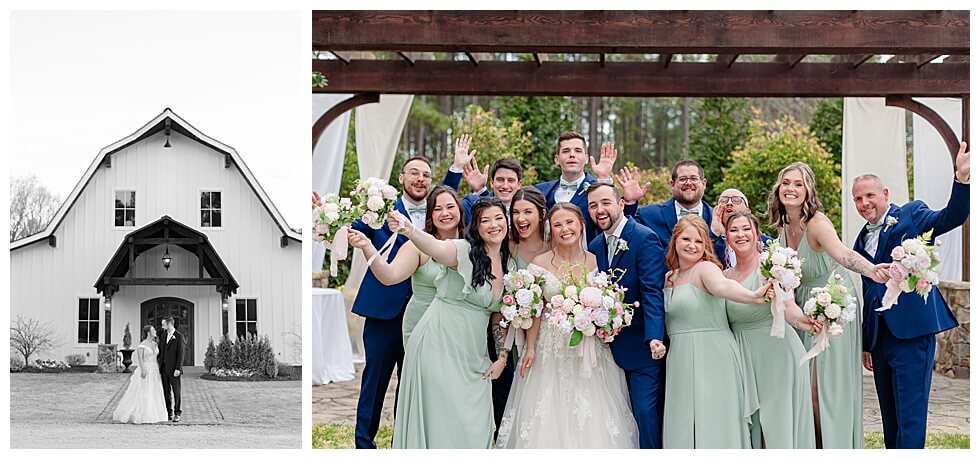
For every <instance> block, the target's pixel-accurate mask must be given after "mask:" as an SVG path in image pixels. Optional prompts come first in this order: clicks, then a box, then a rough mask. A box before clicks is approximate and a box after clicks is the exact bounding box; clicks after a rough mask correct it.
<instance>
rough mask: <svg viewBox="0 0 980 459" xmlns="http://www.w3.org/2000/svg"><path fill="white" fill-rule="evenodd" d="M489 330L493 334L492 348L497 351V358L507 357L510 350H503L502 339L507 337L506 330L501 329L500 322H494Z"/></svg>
mask: <svg viewBox="0 0 980 459" xmlns="http://www.w3.org/2000/svg"><path fill="white" fill-rule="evenodd" d="M490 330H491V333H493V347H494V349H495V350H496V351H497V358H498V359H503V358H507V355H508V354H509V353H510V349H505V348H504V338H505V337H506V336H507V329H505V328H501V327H500V321H499V320H495V321H494V324H493V325H492V326H491V327H490Z"/></svg>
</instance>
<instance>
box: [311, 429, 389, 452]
mask: <svg viewBox="0 0 980 459" xmlns="http://www.w3.org/2000/svg"><path fill="white" fill-rule="evenodd" d="M391 431H392V426H391V424H381V427H380V428H379V429H378V436H377V437H375V439H374V442H375V443H377V445H378V448H381V449H388V448H391ZM313 448H326V449H353V448H354V424H313Z"/></svg>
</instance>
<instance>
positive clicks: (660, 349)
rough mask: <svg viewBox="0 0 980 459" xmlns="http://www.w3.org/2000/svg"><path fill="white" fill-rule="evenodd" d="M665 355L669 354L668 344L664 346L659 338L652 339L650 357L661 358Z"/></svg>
mask: <svg viewBox="0 0 980 459" xmlns="http://www.w3.org/2000/svg"><path fill="white" fill-rule="evenodd" d="M665 355H667V346H664V343H662V342H660V340H659V339H652V340H650V357H653V360H660V359H662V358H664V356H665Z"/></svg>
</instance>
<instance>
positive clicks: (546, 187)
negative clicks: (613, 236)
mask: <svg viewBox="0 0 980 459" xmlns="http://www.w3.org/2000/svg"><path fill="white" fill-rule="evenodd" d="M595 181H596V178H595V177H593V176H592V175H590V174H588V173H587V174H585V180H582V183H581V184H579V186H578V189H577V190H575V195H574V196H572V200H571V201H569V202H571V203H572V204H575V205H576V206H578V208H579V209H582V216H583V217H585V237H586V238H587V239H586V240H587V241H591V240H592V239H594V238H595V237H596V235H597V234H599V232H600V231H599V229H598V228H596V226H595V223H593V222H592V219H591V218H589V200H588V198H587V197H586V196H585V189H586V188H587V187H588V186H589V185H591V184H592V183H595ZM559 183H560V180H559V179H555V180H552V181H550V182H544V183H538V184H537V185H534V187H535V188H537V189H538V191H541V194H543V195H544V197H545V199H547V202H546V205H547V206H548V210H549V211H550V210H551V207H552V206H554V205H555V192H556V191H558V185H559Z"/></svg>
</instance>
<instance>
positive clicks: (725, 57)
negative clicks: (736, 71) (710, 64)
mask: <svg viewBox="0 0 980 459" xmlns="http://www.w3.org/2000/svg"><path fill="white" fill-rule="evenodd" d="M738 56H739V55H738V54H719V55H718V56H716V57H715V62H717V63H718V64H719V65H720V64H724V65H725V68H729V67H731V66H732V64H734V63H735V61H736V60H737V59H738Z"/></svg>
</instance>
